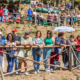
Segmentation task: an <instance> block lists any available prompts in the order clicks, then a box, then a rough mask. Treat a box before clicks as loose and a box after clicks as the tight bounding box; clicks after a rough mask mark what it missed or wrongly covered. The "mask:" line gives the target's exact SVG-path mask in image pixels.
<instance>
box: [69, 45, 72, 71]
mask: <svg viewBox="0 0 80 80" xmlns="http://www.w3.org/2000/svg"><path fill="white" fill-rule="evenodd" d="M71 65H72V62H71V46H70V47H69V71H71Z"/></svg>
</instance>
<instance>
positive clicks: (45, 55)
mask: <svg viewBox="0 0 80 80" xmlns="http://www.w3.org/2000/svg"><path fill="white" fill-rule="evenodd" d="M51 51H52V49H51V48H44V50H43V59H47V58H49V57H50V54H51ZM44 63H46V64H48V60H46V61H44ZM44 67H45V69H46V70H47V69H49V66H48V65H44Z"/></svg>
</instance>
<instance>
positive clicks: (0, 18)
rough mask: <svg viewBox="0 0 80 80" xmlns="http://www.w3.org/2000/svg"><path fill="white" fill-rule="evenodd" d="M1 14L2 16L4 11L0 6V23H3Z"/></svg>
mask: <svg viewBox="0 0 80 80" xmlns="http://www.w3.org/2000/svg"><path fill="white" fill-rule="evenodd" d="M3 14H4V10H3V7H2V6H1V8H0V23H2V22H3Z"/></svg>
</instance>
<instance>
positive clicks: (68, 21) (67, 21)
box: [66, 13, 70, 26]
mask: <svg viewBox="0 0 80 80" xmlns="http://www.w3.org/2000/svg"><path fill="white" fill-rule="evenodd" d="M66 25H67V26H69V25H70V14H69V13H67V15H66Z"/></svg>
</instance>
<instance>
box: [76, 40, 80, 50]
mask: <svg viewBox="0 0 80 80" xmlns="http://www.w3.org/2000/svg"><path fill="white" fill-rule="evenodd" d="M75 42H77V44H80V41H78V40H77V39H75ZM77 50H80V46H77Z"/></svg>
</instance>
